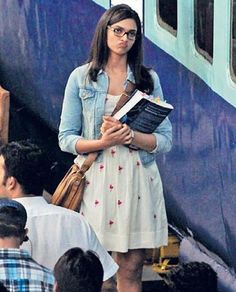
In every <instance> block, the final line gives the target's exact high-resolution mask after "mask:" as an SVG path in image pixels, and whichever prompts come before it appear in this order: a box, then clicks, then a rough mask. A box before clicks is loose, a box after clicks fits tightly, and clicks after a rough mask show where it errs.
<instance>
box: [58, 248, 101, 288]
mask: <svg viewBox="0 0 236 292" xmlns="http://www.w3.org/2000/svg"><path fill="white" fill-rule="evenodd" d="M54 276H55V292H68V291H70V292H78V291H79V292H100V291H101V288H102V282H103V268H102V264H101V262H100V261H99V258H98V257H97V255H95V253H93V252H92V251H90V250H88V251H83V250H82V249H81V248H72V249H70V250H68V251H67V252H65V253H64V254H63V255H62V256H61V257H60V259H59V260H58V261H57V263H56V265H55V268H54Z"/></svg>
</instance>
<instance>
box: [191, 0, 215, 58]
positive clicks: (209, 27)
mask: <svg viewBox="0 0 236 292" xmlns="http://www.w3.org/2000/svg"><path fill="white" fill-rule="evenodd" d="M213 13H214V0H195V14H194V22H195V31H194V34H195V45H196V48H197V50H198V51H199V53H200V54H201V55H203V56H204V57H205V58H206V59H207V60H209V61H210V62H212V58H213V25H214V23H213Z"/></svg>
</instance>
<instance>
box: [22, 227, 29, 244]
mask: <svg viewBox="0 0 236 292" xmlns="http://www.w3.org/2000/svg"><path fill="white" fill-rule="evenodd" d="M28 232H29V229H28V228H25V235H24V238H23V241H28V240H29V237H28V235H27V234H28Z"/></svg>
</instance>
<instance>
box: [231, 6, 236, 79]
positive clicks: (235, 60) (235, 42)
mask: <svg viewBox="0 0 236 292" xmlns="http://www.w3.org/2000/svg"><path fill="white" fill-rule="evenodd" d="M232 11H233V13H232V39H231V46H232V54H231V66H232V71H233V75H234V80H236V0H234V1H233V10H232Z"/></svg>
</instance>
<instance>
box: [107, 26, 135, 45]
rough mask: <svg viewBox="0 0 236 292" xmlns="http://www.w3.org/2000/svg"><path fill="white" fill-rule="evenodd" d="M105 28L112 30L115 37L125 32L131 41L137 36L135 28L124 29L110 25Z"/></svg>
mask: <svg viewBox="0 0 236 292" xmlns="http://www.w3.org/2000/svg"><path fill="white" fill-rule="evenodd" d="M107 28H108V29H110V30H112V31H113V32H114V35H115V36H117V37H123V36H124V35H125V34H127V38H128V39H129V40H131V41H133V40H135V39H136V37H137V31H136V30H129V31H125V29H124V28H123V27H111V26H108V27H107Z"/></svg>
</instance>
